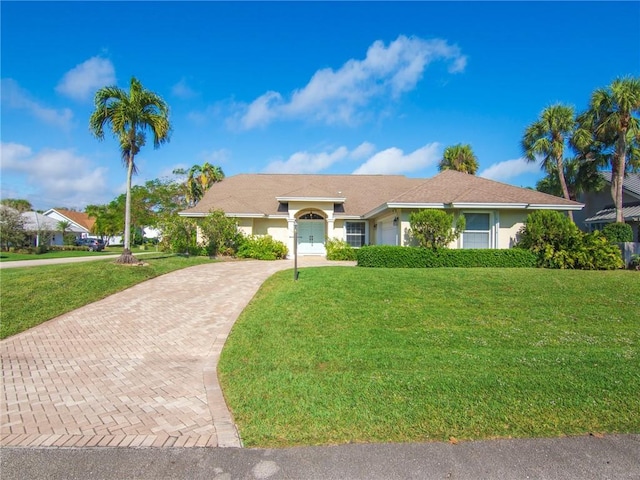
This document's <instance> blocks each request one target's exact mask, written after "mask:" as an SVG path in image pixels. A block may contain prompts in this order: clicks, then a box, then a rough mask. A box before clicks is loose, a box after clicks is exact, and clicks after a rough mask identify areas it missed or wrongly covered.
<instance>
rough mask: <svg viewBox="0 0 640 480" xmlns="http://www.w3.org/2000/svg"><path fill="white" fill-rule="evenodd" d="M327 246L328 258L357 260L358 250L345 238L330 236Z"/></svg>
mask: <svg viewBox="0 0 640 480" xmlns="http://www.w3.org/2000/svg"><path fill="white" fill-rule="evenodd" d="M325 247H326V249H327V260H355V259H356V250H355V248H353V247H352V246H351V245H349V244H348V243H347V242H345V241H344V240H339V239H337V238H330V239H328V240H327V242H326V244H325Z"/></svg>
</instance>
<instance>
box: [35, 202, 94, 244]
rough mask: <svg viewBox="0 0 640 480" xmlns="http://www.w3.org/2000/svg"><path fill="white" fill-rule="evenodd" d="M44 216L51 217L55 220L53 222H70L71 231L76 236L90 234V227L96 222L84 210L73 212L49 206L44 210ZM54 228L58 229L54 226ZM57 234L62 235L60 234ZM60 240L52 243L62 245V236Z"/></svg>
mask: <svg viewBox="0 0 640 480" xmlns="http://www.w3.org/2000/svg"><path fill="white" fill-rule="evenodd" d="M44 215H45V216H46V217H49V218H52V219H53V220H55V223H56V224H57V223H58V222H61V221H67V222H69V223H70V224H71V229H70V231H71V233H74V234H76V238H86V237H88V236H90V235H91V229H92V228H93V225H94V224H95V223H96V221H95V219H94V218H91V217H89V215H87V214H86V213H84V212H74V211H73V210H63V209H58V208H51V209H49V210H47V211H46V212H44ZM56 230H59V229H58V228H57V227H56ZM58 236H60V237H62V235H61V234H58ZM59 240H60V241H56V243H54V244H53V245H62V244H63V243H64V242H63V241H62V238H60V239H59Z"/></svg>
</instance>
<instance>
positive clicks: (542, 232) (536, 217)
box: [517, 210, 623, 270]
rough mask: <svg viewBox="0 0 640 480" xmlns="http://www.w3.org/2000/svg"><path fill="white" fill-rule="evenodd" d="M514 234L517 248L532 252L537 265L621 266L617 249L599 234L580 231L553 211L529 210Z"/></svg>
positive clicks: (564, 266)
mask: <svg viewBox="0 0 640 480" xmlns="http://www.w3.org/2000/svg"><path fill="white" fill-rule="evenodd" d="M518 235H519V239H518V244H517V247H519V248H524V249H527V250H529V251H530V252H532V253H533V254H534V255H535V256H536V258H537V265H538V266H539V267H544V268H575V269H583V270H612V269H616V268H621V267H622V266H623V262H622V253H621V252H620V249H619V248H618V247H617V246H616V245H612V244H611V243H609V241H608V240H607V238H606V237H605V236H604V235H603V234H602V233H600V232H594V233H590V234H584V233H582V232H581V231H580V230H579V229H578V227H576V225H575V224H574V223H573V222H572V221H571V220H569V218H568V217H565V216H564V215H563V214H561V213H559V212H556V211H551V210H538V211H536V212H533V213H531V214H530V215H529V216H528V217H527V220H526V222H525V225H524V226H523V227H522V228H521V229H520V232H519V234H518Z"/></svg>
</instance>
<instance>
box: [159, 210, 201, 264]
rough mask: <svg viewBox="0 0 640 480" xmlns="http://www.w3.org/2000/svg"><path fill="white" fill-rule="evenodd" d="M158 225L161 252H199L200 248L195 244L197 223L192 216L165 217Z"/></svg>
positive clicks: (192, 253)
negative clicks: (160, 231)
mask: <svg viewBox="0 0 640 480" xmlns="http://www.w3.org/2000/svg"><path fill="white" fill-rule="evenodd" d="M159 227H160V229H161V230H162V239H161V240H160V243H159V248H160V250H162V251H163V252H171V253H186V254H189V255H199V254H200V252H201V250H202V249H201V248H200V247H198V244H197V238H198V225H197V223H196V221H195V220H194V219H193V218H188V217H179V216H178V215H173V216H170V217H165V218H163V219H162V220H161V223H160V225H159Z"/></svg>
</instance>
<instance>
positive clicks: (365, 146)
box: [349, 142, 376, 160]
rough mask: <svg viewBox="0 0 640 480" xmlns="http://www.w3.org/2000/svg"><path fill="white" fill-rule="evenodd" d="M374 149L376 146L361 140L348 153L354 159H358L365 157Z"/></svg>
mask: <svg viewBox="0 0 640 480" xmlns="http://www.w3.org/2000/svg"><path fill="white" fill-rule="evenodd" d="M375 151H376V146H375V145H374V144H373V143H369V142H362V143H361V144H360V145H358V146H357V147H356V148H354V149H353V150H352V151H351V154H350V155H349V156H350V157H351V158H353V159H354V160H360V159H362V158H367V157H369V156H370V155H372V154H373V152H375Z"/></svg>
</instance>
